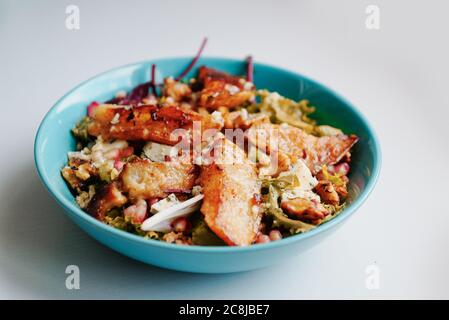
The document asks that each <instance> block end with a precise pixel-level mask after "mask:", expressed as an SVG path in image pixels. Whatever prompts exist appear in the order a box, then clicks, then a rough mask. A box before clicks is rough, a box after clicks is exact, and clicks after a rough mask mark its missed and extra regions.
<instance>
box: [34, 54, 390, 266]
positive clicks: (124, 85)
mask: <svg viewBox="0 0 449 320" xmlns="http://www.w3.org/2000/svg"><path fill="white" fill-rule="evenodd" d="M190 61H191V58H190V57H185V58H168V59H158V60H152V61H145V62H140V63H134V64H130V65H126V66H123V67H118V68H115V69H113V70H110V71H107V72H105V73H102V74H100V75H98V76H95V77H93V78H91V79H89V80H87V81H86V82H84V83H82V84H80V85H79V86H77V87H76V88H74V89H72V90H70V91H69V92H68V93H67V94H66V95H64V96H63V97H62V98H61V99H60V100H59V101H58V102H56V104H55V105H54V106H53V107H52V108H51V109H50V111H49V112H48V113H47V115H46V116H45V118H44V119H43V120H42V123H41V125H40V127H39V130H38V132H37V135H36V140H35V145H34V157H35V163H36V168H37V171H38V173H39V176H40V178H41V180H42V182H43V184H44V185H45V187H46V188H47V190H48V191H49V192H50V194H51V195H52V196H53V197H54V198H55V200H56V201H57V202H58V203H59V204H60V205H61V207H62V208H63V209H64V211H65V212H66V214H67V215H68V216H69V217H70V218H71V219H72V220H73V221H75V222H76V223H77V224H78V225H79V226H80V227H81V228H82V229H83V230H84V231H85V232H87V233H88V234H89V235H91V236H92V237H94V238H95V239H97V240H98V241H100V242H101V243H103V244H104V245H106V246H108V247H110V248H112V249H114V250H116V251H118V252H120V253H122V254H124V255H126V256H128V257H131V258H133V259H137V260H140V261H143V262H145V263H148V264H151V265H155V266H159V267H162V268H168V269H173V270H180V271H187V272H199V273H227V272H238V271H245V270H252V269H258V268H262V267H266V266H269V265H272V264H275V263H277V262H279V261H282V260H284V259H285V258H288V257H292V256H296V255H297V254H300V253H302V252H304V251H305V250H307V249H310V248H311V247H313V246H314V245H316V244H317V243H319V242H320V241H321V240H322V239H323V238H325V237H326V236H327V235H329V234H330V233H331V232H332V231H333V230H336V227H337V226H341V222H343V221H344V220H346V219H347V218H348V217H349V216H350V215H351V214H352V213H353V212H354V211H356V210H357V209H358V208H359V207H360V205H361V204H362V203H363V202H364V201H365V200H366V198H367V197H368V195H369V194H370V192H371V190H372V189H373V188H374V185H375V183H376V180H377V178H378V176H379V171H380V166H381V154H380V148H379V143H378V141H377V138H376V135H375V133H374V131H373V129H372V128H371V126H370V125H369V124H368V121H367V120H366V119H365V118H364V117H363V115H362V114H361V113H360V112H359V111H357V109H356V108H355V107H353V106H352V105H351V104H350V103H349V102H348V101H347V100H345V99H343V98H342V97H340V96H339V95H337V94H336V93H335V92H333V91H331V90H330V89H328V88H326V87H325V86H323V85H321V84H319V83H317V82H315V81H313V80H310V79H308V78H306V77H304V76H302V75H299V74H297V73H294V72H291V71H288V70H284V69H281V68H277V67H273V66H269V65H265V64H258V63H256V64H255V66H254V69H255V73H254V82H255V84H256V85H257V87H258V88H267V89H269V90H272V91H278V92H279V93H280V94H282V95H285V96H287V97H289V98H292V99H295V100H298V99H308V100H310V101H311V103H312V104H313V105H315V106H316V107H317V112H316V115H315V118H316V119H317V120H318V121H319V122H321V123H325V124H330V125H333V126H336V127H339V128H342V129H343V131H344V132H346V133H354V134H356V135H357V136H359V138H360V141H359V142H358V143H357V145H356V146H355V148H354V149H353V153H352V159H353V160H352V165H351V173H350V177H349V178H350V187H349V189H350V195H349V200H348V205H347V206H346V207H345V209H344V210H343V212H341V214H339V215H338V216H337V217H336V218H334V219H332V220H330V221H329V222H327V223H325V224H323V225H321V226H319V227H318V228H316V229H314V230H312V231H309V232H306V233H304V234H298V235H295V236H292V237H288V238H285V239H282V240H280V241H275V242H270V243H266V244H258V245H253V246H247V247H202V246H180V245H175V244H169V243H165V242H160V241H156V240H148V239H144V238H141V237H139V236H136V235H133V234H130V233H126V232H124V231H121V230H118V229H115V228H112V227H110V226H107V225H105V224H103V223H101V222H99V221H98V220H96V219H94V218H92V217H91V216H90V215H88V214H87V213H85V212H84V211H82V210H81V209H80V208H79V207H78V206H77V204H76V202H75V200H74V197H73V195H72V194H71V193H70V191H69V189H68V187H67V185H66V184H65V182H64V180H63V179H62V177H61V174H60V170H61V168H62V167H63V166H64V165H65V163H66V161H67V152H68V151H71V150H74V149H75V140H74V138H73V137H72V135H71V133H70V129H71V128H72V127H73V126H74V125H75V123H76V122H77V121H78V120H80V119H81V118H82V117H83V116H84V115H85V114H86V106H87V105H88V104H89V103H90V102H91V101H94V100H96V101H105V100H108V99H110V98H111V97H113V96H114V95H115V93H116V92H117V91H119V90H130V89H131V88H133V87H134V86H136V85H138V84H140V83H142V82H145V81H148V80H149V74H150V68H151V64H152V63H155V64H156V65H157V74H156V76H157V80H162V79H163V78H164V77H166V76H169V75H178V74H179V73H180V72H181V71H182V70H183V69H184V68H185V67H186V66H187V65H188V64H189V62H190ZM201 65H207V66H209V67H213V68H217V69H219V70H224V71H227V72H230V73H232V74H245V63H244V62H243V61H242V60H232V59H223V58H208V57H204V58H201V59H200V61H199V62H198V64H197V66H201ZM195 72H196V68H195V69H193V70H192V71H191V73H190V74H189V75H188V76H193V75H194V74H195Z"/></svg>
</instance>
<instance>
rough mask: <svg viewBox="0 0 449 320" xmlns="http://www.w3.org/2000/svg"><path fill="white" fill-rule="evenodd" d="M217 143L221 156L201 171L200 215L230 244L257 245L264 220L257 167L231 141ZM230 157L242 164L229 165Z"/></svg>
mask: <svg viewBox="0 0 449 320" xmlns="http://www.w3.org/2000/svg"><path fill="white" fill-rule="evenodd" d="M217 144H218V145H220V146H221V147H222V149H221V150H223V152H222V155H220V156H218V157H216V158H215V161H214V163H212V164H210V165H206V166H204V167H203V168H202V170H201V175H200V181H201V186H202V187H203V194H204V199H203V205H202V207H201V212H202V213H203V214H204V219H205V221H206V223H207V225H208V226H209V228H210V229H211V230H212V231H214V232H215V234H216V235H218V236H219V237H220V238H221V239H223V240H224V241H225V242H226V243H227V244H228V245H238V246H242V245H249V244H251V243H253V242H254V240H255V238H256V235H257V232H258V228H259V224H260V221H261V210H260V207H259V205H258V203H257V201H256V198H257V195H259V194H260V186H259V184H258V182H257V174H256V168H255V166H254V165H253V164H252V163H250V162H249V160H248V159H246V157H245V154H244V152H243V150H241V149H239V148H238V147H236V146H235V144H233V143H232V142H230V141H229V140H226V139H225V138H224V137H221V138H219V140H218V141H217ZM235 153H237V154H235ZM229 156H233V157H234V158H235V159H242V160H243V161H236V162H235V163H229V162H228V159H226V158H228V157H229Z"/></svg>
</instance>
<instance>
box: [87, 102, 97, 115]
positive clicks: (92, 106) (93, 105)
mask: <svg viewBox="0 0 449 320" xmlns="http://www.w3.org/2000/svg"><path fill="white" fill-rule="evenodd" d="M99 105H100V104H99V103H98V102H97V101H94V102H92V103H91V104H89V106H88V107H87V115H88V116H89V117H91V118H92V116H93V113H94V109H95V108H96V107H98V106H99Z"/></svg>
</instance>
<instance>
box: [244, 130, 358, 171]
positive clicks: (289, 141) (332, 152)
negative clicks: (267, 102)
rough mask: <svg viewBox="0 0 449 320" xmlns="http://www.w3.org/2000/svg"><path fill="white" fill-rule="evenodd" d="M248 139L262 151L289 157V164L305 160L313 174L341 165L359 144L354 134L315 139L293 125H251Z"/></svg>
mask: <svg viewBox="0 0 449 320" xmlns="http://www.w3.org/2000/svg"><path fill="white" fill-rule="evenodd" d="M247 136H248V140H249V141H250V142H251V143H252V144H254V145H256V146H257V147H259V148H260V149H262V150H267V151H268V152H269V153H272V152H279V154H285V155H287V156H288V158H289V159H290V162H291V163H290V164H295V163H296V162H297V160H298V159H303V161H304V162H305V163H306V164H307V166H308V167H309V169H310V171H312V173H314V174H316V173H317V172H319V171H320V170H321V169H322V167H323V165H329V164H335V163H337V162H339V161H340V159H341V158H343V157H344V156H345V155H346V154H347V153H348V152H349V150H350V149H351V148H352V146H353V145H354V144H355V143H356V142H357V141H358V138H357V136H355V135H350V136H347V135H344V134H340V135H334V136H324V137H316V136H314V135H311V134H308V133H306V132H305V131H304V130H301V129H298V128H295V127H293V126H289V125H286V124H283V125H276V124H269V123H264V124H260V125H255V126H252V127H251V128H250V129H249V130H248V132H247Z"/></svg>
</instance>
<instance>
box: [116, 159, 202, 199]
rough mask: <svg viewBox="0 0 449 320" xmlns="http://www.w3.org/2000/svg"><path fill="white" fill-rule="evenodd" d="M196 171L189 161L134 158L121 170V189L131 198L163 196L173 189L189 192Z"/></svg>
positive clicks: (193, 182)
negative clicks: (152, 160) (159, 160)
mask: <svg viewBox="0 0 449 320" xmlns="http://www.w3.org/2000/svg"><path fill="white" fill-rule="evenodd" d="M197 176H198V171H197V169H196V167H195V165H193V164H190V163H180V162H177V161H173V162H151V161H150V160H146V159H140V158H135V159H133V160H131V161H130V162H128V163H127V164H126V165H125V166H124V168H123V171H122V174H121V176H120V177H121V180H122V188H123V191H125V192H127V193H128V195H129V197H130V198H131V199H139V198H143V199H154V198H165V197H167V196H168V195H169V194H170V193H173V192H174V191H175V190H176V191H179V192H183V193H189V192H190V191H191V190H192V187H193V186H194V184H195V179H196V178H197Z"/></svg>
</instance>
